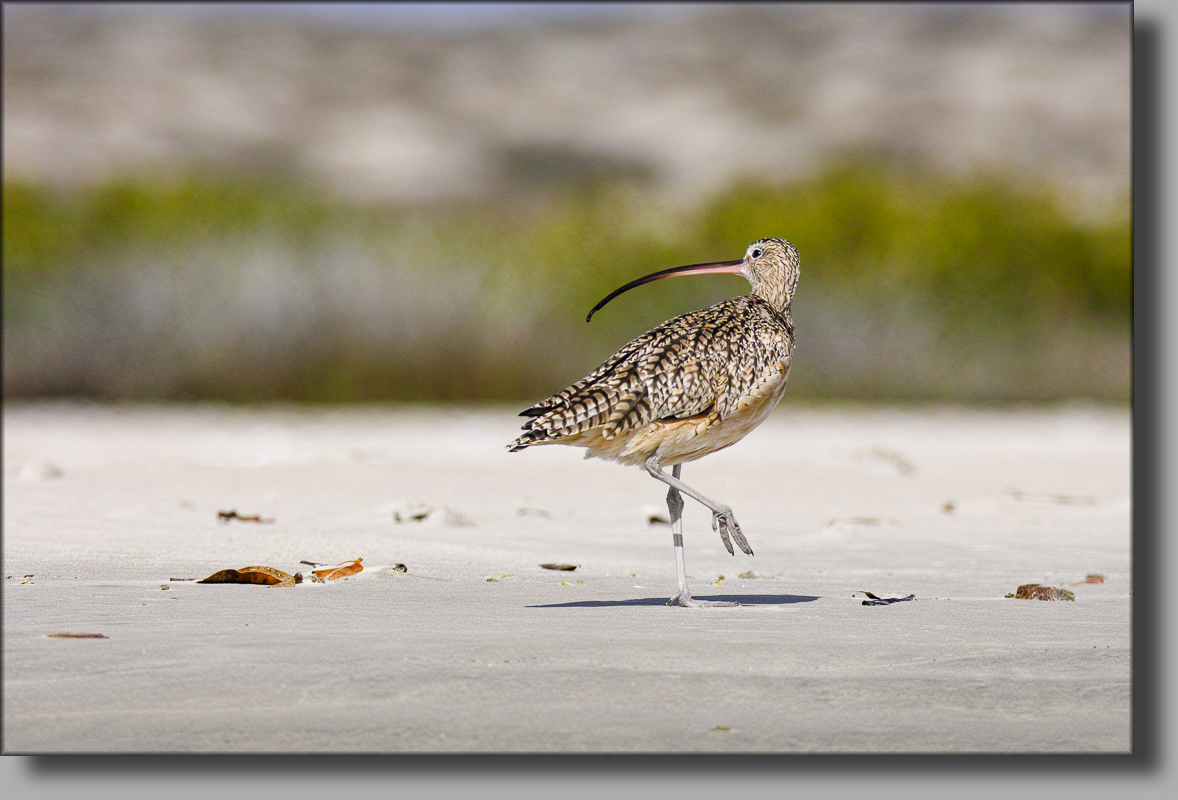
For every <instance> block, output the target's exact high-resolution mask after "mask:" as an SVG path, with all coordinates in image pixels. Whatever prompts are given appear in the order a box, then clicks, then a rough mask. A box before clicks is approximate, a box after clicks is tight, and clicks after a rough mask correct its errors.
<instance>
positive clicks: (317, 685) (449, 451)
mask: <svg viewBox="0 0 1178 800" xmlns="http://www.w3.org/2000/svg"><path fill="white" fill-rule="evenodd" d="M515 410H516V409H483V410H462V409H403V410H386V409H364V410H323V411H305V410H295V409H286V410H283V409H279V410H274V409H265V410H241V409H224V408H218V407H197V408H190V407H158V408H153V407H126V408H103V407H94V408H87V407H81V406H72V405H49V406H21V405H11V404H10V405H8V406H6V408H5V410H4V491H5V495H4V496H5V503H4V532H5V537H4V574H5V581H4V747H5V750H6V751H7V752H10V753H11V752H18V753H19V752H108V751H118V752H131V751H157V752H158V751H184V752H187V751H221V752H240V751H250V752H289V751H316V752H326V751H347V752H389V751H480V752H481V751H492V752H502V751H531V752H536V751H560V752H577V751H594V752H622V751H637V752H680V751H734V752H735V751H739V752H764V751H774V752H829V751H844V752H845V751H852V752H943V751H953V752H1061V751H1066V752H1128V751H1129V749H1130V700H1131V692H1130V658H1131V651H1130V633H1131V626H1130V592H1131V591H1132V585H1131V583H1130V510H1131V505H1130V496H1131V484H1130V423H1129V416H1128V413H1127V412H1125V411H1120V410H1103V409H1091V408H1082V407H1076V408H1068V409H1062V410H1051V411H1022V412H983V411H964V410H953V409H946V410H936V409H925V410H912V411H891V410H872V409H849V410H848V409H844V410H821V409H806V408H798V407H796V406H790V404H789V401H788V399H787V401H786V403H785V405H784V406H783V407H782V408H781V409H780V410H779V411H778V412H777V413H776V414H775V415H774V416H773V417H772V418H771V419H770V420H769V422H767V423H766V424H765V425H764V426H762V428H761V429H759V430H757V431H756V432H754V433H753V434H752V435H751V436H750V437H749V438H748V439H746V440H745V441H744V442H742V443H741V444H739V445H737V446H736V447H734V448H732V449H730V450H728V451H725V452H723V453H718V454H715V455H713V456H710V457H709V458H707V459H705V460H704V461H702V462H698V463H693V464H688V465H687V466H686V467H685V468H684V476H683V477H684V479H685V480H686V481H687V482H688V483H689V484H691V485H693V486H695V487H697V488H698V489H700V490H701V491H703V492H704V493H706V494H708V495H710V496H713V497H715V498H717V499H720V500H722V501H724V502H727V503H729V504H730V505H732V506H733V508H734V509H735V510H736V514H737V519H738V520H739V521H740V523H741V525H742V527H743V529H744V531H745V533H746V535H747V536H748V539H749V542H750V544H751V545H752V547H753V549H754V550H755V551H756V556H755V557H752V558H750V557H748V556H744V555H742V554H739V553H738V554H737V557H736V558H733V557H730V556H729V555H728V554H727V552H726V551H725V550H724V549H723V545H722V544H721V542H720V540H719V537H718V536H717V535H716V534H715V533H713V532H712V530H711V527H710V524H709V516H708V514H707V512H706V511H704V510H703V509H702V508H701V507H699V506H698V505H696V504H694V503H692V502H690V501H689V503H688V506H687V511H686V533H685V538H686V542H687V567H688V574H689V575H691V576H692V580H691V587H692V590H693V592H694V594H695V595H696V596H697V597H700V598H709V597H710V598H722V597H730V598H736V599H738V600H740V602H741V603H742V605H741V606H740V607H738V608H731V609H681V608H669V607H666V606H665V605H663V603H664V602H665V600H666V598H668V597H669V596H671V595H672V594H673V593H674V583H675V578H674V563H673V560H672V550H671V536H670V532H669V528H667V527H666V526H665V525H654V526H650V525H648V524H647V522H646V517H645V514H644V510H645V509H647V508H649V507H657V506H659V505H660V504H661V503H662V499H663V497H664V495H665V491H664V488H663V487H662V486H661V484H658V483H656V482H655V481H654V480H652V479H651V478H649V477H648V476H646V475H645V474H644V473H642V472H641V471H640V470H637V469H633V468H622V467H618V466H616V465H612V464H607V463H603V462H598V461H582V460H581V459H580V457H579V456H580V453H579V451H575V450H572V449H570V448H557V447H550V448H532V449H530V450H527V451H525V452H523V453H517V454H508V453H507V452H506V450H505V449H504V445H506V443H507V442H508V441H510V440H511V439H512V438H513V436H514V434H515V431H516V430H517V428H518V420H517V419H516V418H515V417H514V415H513V413H514V411H515ZM1020 492H1021V493H1025V494H1023V495H1018V493H1020ZM403 500H408V501H415V502H419V503H426V504H430V505H433V506H435V507H437V508H438V509H439V511H438V512H436V513H435V514H434V515H433V516H431V517H430V518H428V519H426V520H425V521H423V522H415V523H402V524H397V523H395V522H394V521H393V512H394V510H395V509H396V508H397V507H398V505H399V503H400V501H403ZM950 501H951V502H952V503H953V510H952V511H951V512H946V510H945V504H946V503H947V502H950ZM445 508H448V509H449V518H448V520H447V518H446V516H447V515H446V512H445V511H444V510H442V509H445ZM229 509H236V510H237V511H238V512H239V513H241V514H261V515H262V516H263V517H273V518H275V519H276V522H275V523H274V524H272V525H258V524H256V523H245V522H232V523H230V524H219V523H218V522H217V520H216V512H217V511H218V510H229ZM521 509H527V511H526V512H525V513H524V514H522V515H521V513H520V512H521ZM356 557H362V558H363V559H364V564H365V565H366V566H367V569H366V570H365V571H364V572H362V573H361V574H360V575H359V576H357V578H356V579H354V580H345V581H340V582H337V583H334V584H328V585H319V584H311V583H304V584H303V585H300V586H297V587H295V588H292V589H272V588H264V587H254V586H232V585H216V586H214V585H197V584H192V583H176V582H170V581H169V580H168V579H169V578H172V577H204V576H206V575H208V574H210V573H212V572H214V571H216V570H219V569H222V568H225V567H242V566H246V565H253V564H262V565H268V566H272V567H277V568H279V569H283V570H286V571H288V572H293V571H294V570H295V569H302V570H303V571H304V573H306V570H307V567H305V566H303V565H300V564H299V561H300V560H302V559H307V560H313V561H320V562H331V563H335V562H339V561H343V560H345V559H350V558H356ZM546 562H561V563H570V564H577V565H579V567H578V569H577V570H576V571H575V572H553V571H547V570H543V569H540V568H539V566H538V565H539V564H540V563H546ZM396 563H404V564H405V565H406V566H407V567H408V573H407V574H401V573H395V572H392V571H391V570H389V569H387V568H385V569H382V568H381V567H387V565H392V564H396ZM750 570H751V571H753V572H755V573H756V574H757V575H758V576H761V577H758V578H740V577H738V575H739V574H741V573H745V572H746V571H750ZM1087 573H1100V574H1102V575H1104V576H1105V578H1106V580H1105V582H1104V583H1103V584H1100V585H1094V584H1083V585H1078V586H1067V587H1066V588H1069V589H1071V590H1072V591H1074V592H1075V595H1076V600H1075V602H1039V601H1025V600H1013V599H1005V598H1004V595H1005V594H1006V593H1007V592H1013V591H1014V590H1015V588H1016V587H1017V586H1018V585H1019V584H1023V583H1030V582H1039V583H1044V584H1050V585H1054V586H1059V585H1061V584H1070V583H1072V582H1075V581H1080V580H1082V579H1083V578H1084V577H1085V575H1086V574H1087ZM721 574H723V575H724V576H725V577H726V581H725V583H724V584H723V585H713V583H712V582H713V581H715V580H716V579H717V577H718V576H719V575H721ZM25 575H32V576H33V577H32V578H27V579H26V578H25V577H24V576H25ZM9 576H11V577H9ZM504 576H506V577H504ZM488 578H495V579H497V580H496V581H494V582H490V581H488V580H487V579H488ZM22 580H30V581H32V583H28V584H22V583H20V581H22ZM577 581H583V582H582V583H577ZM562 582H567V583H568V584H569V585H563V584H562ZM164 585H166V586H167V587H168V588H167V589H166V590H162V589H161V586H164ZM857 590H869V591H872V592H875V593H877V594H878V593H883V592H900V593H905V594H907V593H915V594H916V595H917V597H918V598H919V600H918V601H916V602H906V603H899V604H895V605H891V606H886V607H865V606H863V605H862V604H861V598H857V597H853V596H852V595H853V593H854V592H856V591H857ZM66 631H68V632H81V633H90V632H93V633H102V634H104V635H106V636H107V637H109V638H108V639H101V640H87V639H53V638H48V637H46V634H47V633H53V632H66Z"/></svg>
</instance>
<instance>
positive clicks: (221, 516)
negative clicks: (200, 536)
mask: <svg viewBox="0 0 1178 800" xmlns="http://www.w3.org/2000/svg"><path fill="white" fill-rule="evenodd" d="M231 519H236V520H240V521H242V522H258V523H261V524H262V525H272V524H273V523H274V518H273V517H269V518H267V519H263V518H262V517H261V516H259V515H258V514H253V515H250V516H243V515H241V514H238V513H237V509H233V510H232V511H218V512H217V521H218V522H223V523H225V524H228V523H229V520H231Z"/></svg>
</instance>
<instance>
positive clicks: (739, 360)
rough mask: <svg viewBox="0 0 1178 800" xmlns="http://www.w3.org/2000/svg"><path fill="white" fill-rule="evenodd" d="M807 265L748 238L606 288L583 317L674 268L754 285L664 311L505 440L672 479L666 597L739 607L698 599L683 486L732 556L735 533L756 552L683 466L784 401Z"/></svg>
mask: <svg viewBox="0 0 1178 800" xmlns="http://www.w3.org/2000/svg"><path fill="white" fill-rule="evenodd" d="M800 272H801V260H800V258H799V256H798V250H797V248H796V247H795V246H794V245H793V244H791V243H790V242H787V241H785V240H784V239H778V238H775V237H770V238H766V239H760V240H758V241H755V242H753V243H752V244H750V245H749V246H748V248H747V249H746V251H745V255H744V258H742V259H739V260H735V261H717V262H710V263H705V264H690V265H687V266H683V267H672V268H671V269H664V270H661V271H659V272H654V273H652V274H650V275H646V276H644V277H641V278H638V279H636V280H633V281H631V282H629V283H627V284H625V285H624V286H621V287H619V288H618V289H615V290H614V291H613V292H611V293H610V294H608V295H606V297H605V298H604V299H602V300H601V301H600V302H599V303H598V304H597V305H596V306H594V307H593V309H592V310H591V311H590V312H589V314H588V316H587V317H586V318H585V321H586V322H589V321H590V320H592V318H593V315H594V314H595V313H597V311H599V310H600V309H601V308H602V307H603V306H604V305H605V304H606V303H608V302H610V301H611V300H613V299H614V298H615V297H617V296H618V295H620V294H622V293H623V292H628V291H630V290H631V289H634V288H636V287H638V286H642V285H643V284H647V283H650V282H652V281H657V280H661V279H663V278H669V277H672V276H678V275H701V274H707V273H733V274H738V275H741V276H742V277H744V278H745V279H746V280H748V282H749V284H750V285H751V287H752V291H751V292H750V293H749V294H747V295H745V296H742V297H734V298H732V299H729V300H725V301H723V302H720V303H717V304H715V305H713V306H710V307H708V308H703V309H700V310H697V311H692V312H689V313H687V314H683V315H681V316H678V317H675V318H673V319H670V320H667V321H666V322H664V323H663V324H662V325H659V326H658V327H656V328H654V329H652V330H650V331H648V332H647V333H644V334H642V335H641V336H639V337H638V338H636V339H634V340H633V341H631V342H630V343H629V344H627V345H625V346H624V347H622V348H621V349H620V350H618V351H617V352H616V353H614V355H612V356H610V357H609V358H608V359H606V361H605V363H603V364H602V365H601V366H599V367H598V368H597V369H595V370H593V371H592V372H590V373H589V374H588V375H586V376H585V377H584V378H582V379H581V380H579V381H577V382H576V383H574V384H573V385H572V386H569V387H568V388H566V389H564V390H562V391H560V392H557V393H556V394H554V395H552V396H551V397H549V398H547V399H545V400H541V401H540V402H538V403H536V404H535V405H533V406H531V407H530V408H527V409H525V410H524V411H522V412H520V416H522V417H527V418H528V420H527V422H526V423H525V424H524V426H523V434H522V435H520V436H519V437H518V438H517V439H515V441H513V442H512V443H511V444H510V445H508V449H509V450H510V451H511V452H513V453H514V452H518V451H520V450H523V449H525V448H527V447H531V446H534V445H548V444H563V445H572V446H574V447H583V448H585V449H586V454H585V457H586V458H601V459H605V460H609V461H614V462H617V463H620V464H623V465H626V466H641V467H642V468H643V469H645V470H646V472H647V473H648V474H649V475H650V476H651V477H653V478H655V479H656V480H658V481H661V482H662V483H664V484H666V485H667V486H669V487H670V489H669V491H668V493H667V510H668V511H669V512H670V518H671V533H672V538H673V542H674V547H675V571H676V578H677V581H678V592H677V594H676V595H675V596H673V597H672V598H671V599H670V600H669V601H668V603H667V604H668V605H678V606H685V607H697V606H703V605H728V606H731V605H738V604H737V603H733V602H721V601H702V600H694V599H693V598H692V597H691V594H690V592H689V591H688V587H687V572H686V566H685V563H684V556H683V506H684V502H683V498H682V495H687V496H688V497H690V498H692V499H694V500H696V501H697V502H699V503H701V504H702V505H704V506H706V507H707V508H708V509H709V510H711V512H712V529H713V530H714V531H717V532H718V533H719V534H720V539H721V540H722V541H723V543H724V546H725V547H726V548H727V549H728V552H729V554H731V555H735V551H734V550H733V549H732V541H731V539H735V540H736V544H737V546H738V547H740V549H741V550H742V551H743V552H744V553H747V554H748V555H750V556H751V555H752V554H753V551H752V548H751V547H749V544H748V541H747V539H746V538H745V536H744V534H743V533H742V532H741V530H740V526H739V525H738V524H737V522H736V517H735V515H734V514H733V512H732V509H731V508H730V507H729V506H727V505H724V504H722V503H718V502H716V501H715V500H712V499H710V498H708V497H706V496H705V495H703V494H701V493H700V492H698V491H697V490H695V489H693V488H692V487H690V486H688V485H687V484H686V483H684V482H683V481H682V480H681V475H682V465H683V464H684V463H686V462H688V461H695V460H696V459H699V458H703V457H704V456H706V455H709V454H711V453H714V452H716V451H717V450H723V449H724V448H726V447H731V446H732V445H734V444H736V443H737V442H738V441H740V440H741V439H742V438H744V436H745V435H746V434H748V433H749V432H750V431H752V430H753V429H754V428H756V427H757V426H758V425H760V424H761V423H762V422H764V421H765V419H766V418H767V417H768V416H769V413H770V412H771V411H773V409H774V408H775V407H776V406H777V404H778V402H779V401H780V400H781V397H782V395H783V394H784V393H785V385H786V380H787V379H788V377H789V370H790V364H791V362H792V358H793V351H794V323H793V317H792V316H791V305H792V303H793V298H794V294H795V292H796V291H797V286H798V276H799V274H800ZM664 467H670V468H671V474H669V475H668V474H667V472H666V471H665V470H664ZM730 537H731V539H730Z"/></svg>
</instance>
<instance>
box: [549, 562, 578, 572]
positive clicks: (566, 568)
mask: <svg viewBox="0 0 1178 800" xmlns="http://www.w3.org/2000/svg"><path fill="white" fill-rule="evenodd" d="M540 566H541V568H543V569H559V570H564V571H565V572H572V571H573V570H575V569H576V568H577V567H579V566H580V564H541V565H540Z"/></svg>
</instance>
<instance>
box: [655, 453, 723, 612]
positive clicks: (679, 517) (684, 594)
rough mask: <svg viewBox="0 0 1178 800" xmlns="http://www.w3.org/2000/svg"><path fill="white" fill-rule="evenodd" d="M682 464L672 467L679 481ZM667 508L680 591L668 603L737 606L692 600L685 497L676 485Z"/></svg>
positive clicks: (670, 604) (689, 605)
mask: <svg viewBox="0 0 1178 800" xmlns="http://www.w3.org/2000/svg"><path fill="white" fill-rule="evenodd" d="M681 467H682V465H681V464H676V465H675V466H673V467H671V474H672V475H673V476H674V477H675V480H677V481H678V479H679V475H680V468H681ZM667 510H668V511H669V512H671V536H672V538H673V539H674V540H675V577H676V578H677V580H678V582H679V593H678V594H676V595H675V596H674V597H672V598H671V599H670V600H668V601H667V605H669V606H673V605H680V606H685V607H687V608H692V607H695V606H736V605H740V604H739V603H722V602H714V601H707V600H692V599H691V593H690V592H689V591H687V566H686V562H684V560H683V498H682V497H680V495H679V490H678V489H676V488H675V487H674V486H672V487H671V489H670V491H668V492H667Z"/></svg>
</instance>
